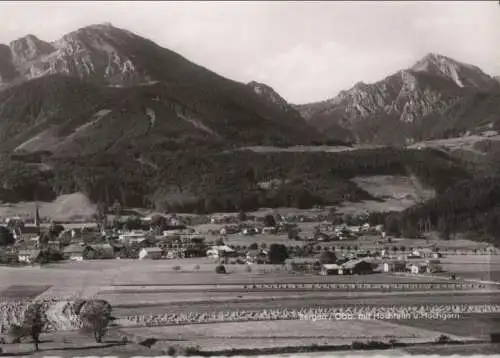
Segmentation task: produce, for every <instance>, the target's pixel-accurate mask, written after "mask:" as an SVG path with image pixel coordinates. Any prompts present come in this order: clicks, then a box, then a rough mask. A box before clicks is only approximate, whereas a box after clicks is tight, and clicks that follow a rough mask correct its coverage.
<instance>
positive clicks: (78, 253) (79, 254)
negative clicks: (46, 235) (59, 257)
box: [62, 244, 88, 261]
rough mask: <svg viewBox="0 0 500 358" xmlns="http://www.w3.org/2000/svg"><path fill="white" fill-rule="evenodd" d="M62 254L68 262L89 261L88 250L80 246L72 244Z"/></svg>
mask: <svg viewBox="0 0 500 358" xmlns="http://www.w3.org/2000/svg"><path fill="white" fill-rule="evenodd" d="M62 254H63V257H64V258H65V259H66V260H72V261H83V260H84V259H87V254H88V248H87V247H85V246H83V245H80V244H71V245H68V246H66V247H65V248H64V249H63V251H62Z"/></svg>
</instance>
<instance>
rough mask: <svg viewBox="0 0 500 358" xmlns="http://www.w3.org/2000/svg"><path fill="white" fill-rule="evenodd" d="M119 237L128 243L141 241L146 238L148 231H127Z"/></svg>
mask: <svg viewBox="0 0 500 358" xmlns="http://www.w3.org/2000/svg"><path fill="white" fill-rule="evenodd" d="M118 239H119V240H120V241H122V242H126V243H128V244H134V243H140V242H142V241H144V240H146V232H143V231H132V232H127V233H123V234H121V235H119V236H118Z"/></svg>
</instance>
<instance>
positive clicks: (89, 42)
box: [0, 24, 500, 156]
mask: <svg viewBox="0 0 500 358" xmlns="http://www.w3.org/2000/svg"><path fill="white" fill-rule="evenodd" d="M333 76H334V74H332V77H333ZM332 80H333V78H332ZM499 96H500V82H499V81H498V78H494V77H491V76H489V75H487V74H485V73H484V72H483V71H482V70H481V69H479V68H478V67H476V66H472V65H468V64H464V63H461V62H458V61H455V60H453V59H451V58H449V57H446V56H442V55H438V54H429V55H427V56H425V57H424V58H422V59H421V60H419V61H418V62H416V63H415V64H414V65H413V66H412V67H411V68H409V69H404V70H400V71H397V72H396V73H394V74H392V75H390V76H388V77H386V78H384V79H382V80H380V81H378V82H375V83H372V84H366V83H363V82H359V83H357V84H356V85H355V86H354V87H353V88H351V89H349V90H346V91H342V92H340V93H339V94H338V95H337V96H335V97H333V98H331V99H327V100H325V101H322V102H317V103H309V104H302V105H293V104H290V103H288V102H287V101H286V100H285V99H284V98H283V97H281V96H280V95H279V94H278V93H277V92H276V91H274V90H273V89H272V88H271V87H269V86H267V85H266V84H262V83H257V82H250V83H248V84H243V83H239V82H235V81H232V80H230V79H227V78H224V77H222V76H220V75H218V74H216V73H214V72H212V71H210V70H208V69H206V68H204V67H201V66H199V65H196V64H194V63H192V62H190V61H189V60H187V59H185V58H184V57H182V56H180V55H179V54H177V53H175V52H173V51H170V50H168V49H165V48H162V47H160V46H159V45H157V44H155V43H154V42H152V41H150V40H148V39H145V38H143V37H140V36H138V35H136V34H133V33H131V32H129V31H127V30H124V29H119V28H116V27H114V26H112V25H111V24H98V25H91V26H87V27H84V28H81V29H78V30H76V31H73V32H71V33H69V34H67V35H64V36H63V37H62V38H61V39H59V40H57V41H54V42H45V41H42V40H40V39H38V38H37V37H36V36H34V35H27V36H25V37H23V38H20V39H17V40H15V41H12V42H11V43H10V44H9V45H0V143H1V144H0V151H4V152H11V151H16V152H46V153H51V154H52V155H56V156H68V155H84V154H92V153H101V152H111V153H112V152H122V151H124V150H125V151H132V152H143V151H161V150H172V149H181V148H184V147H186V146H200V145H201V146H205V145H208V146H221V147H237V146H245V145H278V146H289V145H296V144H323V143H371V144H383V145H401V144H408V143H412V142H415V141H420V140H425V139H430V138H442V137H449V136H457V135H463V134H466V133H467V132H474V131H479V130H485V129H496V128H499V127H500V122H499V120H498V118H499V116H498V113H500V105H499V104H498V103H499V101H498V99H499Z"/></svg>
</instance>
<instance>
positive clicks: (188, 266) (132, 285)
mask: <svg viewBox="0 0 500 358" xmlns="http://www.w3.org/2000/svg"><path fill="white" fill-rule="evenodd" d="M443 262H444V265H448V266H449V267H451V268H456V269H457V272H458V273H460V272H464V273H465V272H471V273H477V272H486V271H488V269H491V268H497V267H499V271H500V257H498V256H491V257H489V256H449V257H447V258H445V259H444V260H443ZM197 265H199V269H198V268H197V267H196V266H197ZM174 266H180V267H181V269H180V270H179V271H176V270H174V269H173V267H174ZM214 267H215V263H213V262H211V261H210V260H209V259H207V258H203V259H185V260H159V261H149V260H134V261H132V260H107V261H106V260H102V261H101V260H99V261H83V262H63V263H60V264H51V265H48V266H46V267H43V268H39V267H22V268H9V267H0V286H1V287H0V289H1V290H2V292H3V293H4V294H5V295H6V296H9V297H11V296H12V295H18V296H22V297H28V296H30V297H32V296H34V295H37V294H41V296H59V295H65V296H90V295H92V296H94V297H97V298H103V299H106V300H108V301H109V302H110V303H111V304H112V305H113V306H114V313H113V314H114V315H115V316H116V317H117V318H118V319H119V320H118V322H124V321H123V319H122V318H123V317H125V316H133V315H146V316H149V315H151V316H156V315H162V314H165V313H170V314H172V313H173V314H181V315H182V314H184V313H185V312H210V311H233V310H255V311H259V312H261V311H263V310H269V309H283V308H288V309H299V308H301V307H304V306H307V307H337V306H342V307H345V306H346V305H349V306H377V307H381V306H387V307H390V306H394V305H405V306H408V305H427V304H430V305H440V304H441V305H449V304H478V305H480V304H498V297H499V296H498V292H500V291H498V289H497V290H496V291H491V290H483V291H481V292H479V291H477V290H476V291H467V290H458V291H450V290H448V291H446V290H445V291H437V290H432V291H420V292H416V291H415V292H409V291H407V292H405V293H401V292H396V291H392V292H381V291H380V290H379V291H377V290H369V289H368V290H366V291H365V292H361V291H355V292H354V291H352V292H349V291H345V290H341V289H337V290H330V291H328V290H324V289H320V290H318V289H310V288H303V289H301V288H294V289H288V290H286V289H279V288H269V289H260V290H253V289H249V288H248V289H243V285H246V284H253V283H255V284H259V283H283V284H285V283H302V284H304V283H306V284H307V283H325V282H328V283H352V282H366V283H394V282H406V283H422V282H438V283H439V282H449V279H447V278H439V277H417V276H414V277H408V276H397V275H391V274H373V275H362V276H326V277H324V276H317V275H312V274H311V275H302V274H291V273H289V272H287V271H285V270H283V269H282V268H281V267H279V266H273V265H262V266H260V265H259V266H253V271H252V272H247V271H246V269H245V267H246V266H245V265H228V268H229V269H230V274H228V275H217V274H215V272H214ZM278 268H279V269H278ZM458 269H460V270H461V271H459V270H458ZM464 276H465V274H464ZM41 282H43V285H44V286H51V287H50V288H48V289H47V290H45V291H44V289H46V288H47V287H42V286H41V284H40V283H41ZM21 283H22V285H23V286H21ZM16 285H17V286H16ZM499 288H500V287H499ZM42 291H43V292H42ZM0 294H1V293H0ZM488 319H489V316H487V315H474V316H470V317H464V318H463V321H462V320H460V322H457V321H456V320H455V321H453V320H448V321H436V320H433V321H430V320H425V321H424V320H418V321H409V320H406V321H400V322H389V321H374V320H365V321H360V320H357V321H316V322H311V321H306V320H297V321H288V320H287V321H258V322H256V321H249V322H245V323H241V322H239V323H238V322H223V323H211V324H205V323H201V324H189V325H183V326H175V327H167V326H164V327H134V328H131V327H130V328H126V327H123V328H119V329H118V331H117V332H115V333H116V334H117V335H118V336H119V335H120V334H121V330H124V331H123V332H124V333H126V334H127V335H128V336H131V337H136V339H138V338H140V337H143V338H157V339H159V342H158V343H156V344H155V345H154V346H153V348H154V349H156V351H155V350H154V349H153V350H150V352H153V351H154V352H156V355H158V354H161V351H162V350H166V349H167V348H168V347H170V346H172V345H189V346H192V345H199V346H200V347H201V348H202V349H205V350H217V349H224V348H229V347H232V348H252V347H261V348H262V347H276V346H280V347H281V346H294V345H310V344H313V343H315V344H320V345H321V344H329V345H332V344H346V343H350V342H352V341H353V340H362V339H361V338H365V339H364V340H366V339H374V340H389V339H391V338H394V339H397V340H399V341H402V342H403V341H409V342H423V341H426V342H431V341H433V340H434V339H435V338H436V337H438V336H439V335H441V334H447V335H448V336H450V337H453V336H455V335H456V336H460V337H465V338H467V339H469V338H470V337H469V336H470V335H473V336H474V337H475V338H479V339H484V337H486V336H487V335H488V334H489V333H488V332H490V331H491V330H493V329H494V328H493V327H494V325H490V326H488V324H489V322H490V321H488ZM463 323H464V324H463ZM490 323H491V322H490ZM471 327H474V329H472V328H471ZM488 327H490V328H488ZM72 334H74V333H71V332H66V333H62V332H61V334H60V335H57V334H56V335H47V337H49V338H47V339H48V340H49V341H50V340H52V341H51V342H47V343H44V344H42V348H43V347H44V346H45V347H46V348H45V349H47V351H45V352H44V353H45V355H47V354H55V355H59V350H61V349H62V348H61V347H63V346H64V347H66V348H65V349H67V350H65V351H62V350H61V352H60V353H61V354H63V355H64V354H66V353H68V354H69V353H70V352H71V353H73V354H83V355H89V354H98V355H102V354H115V355H116V352H118V351H119V350H120V349H121V347H118V346H116V342H115V343H110V344H111V346H108V347H107V348H102V350H101V348H98V347H96V346H95V345H92V344H91V340H90V341H89V339H87V338H85V337H83V338H78V339H77V338H75V339H73V338H68V337H70V336H71V335H72ZM75 334H76V333H75ZM44 337H45V336H44ZM64 337H65V338H64ZM63 338H64V339H66V340H67V341H68V340H71V344H63V342H62V341H61V340H62V339H63ZM110 339H111V338H110ZM71 346H74V348H71ZM23 347H24V348H23ZM58 347H59V348H58ZM9 349H10V348H9ZM12 349H17V350H18V351H19V350H20V352H23V350H29V349H30V346H29V345H27V346H25V345H20V346H19V345H18V347H17V348H12ZM128 349H130V350H131V352H137V353H136V354H137V355H143V356H144V355H150V354H148V353H144V352H142V351H141V349H144V348H141V347H138V346H127V347H126V350H128ZM134 354H135V353H134ZM131 355H133V354H132V353H131V354H130V356H131ZM152 355H155V354H152Z"/></svg>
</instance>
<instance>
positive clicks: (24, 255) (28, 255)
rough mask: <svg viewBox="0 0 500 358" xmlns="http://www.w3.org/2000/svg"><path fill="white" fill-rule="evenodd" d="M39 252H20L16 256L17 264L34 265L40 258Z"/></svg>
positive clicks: (35, 250)
mask: <svg viewBox="0 0 500 358" xmlns="http://www.w3.org/2000/svg"><path fill="white" fill-rule="evenodd" d="M40 253H41V251H40V250H37V249H31V250H20V251H19V252H18V254H17V257H18V260H19V262H23V263H29V264H31V263H34V262H37V260H38V259H39V258H40Z"/></svg>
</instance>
